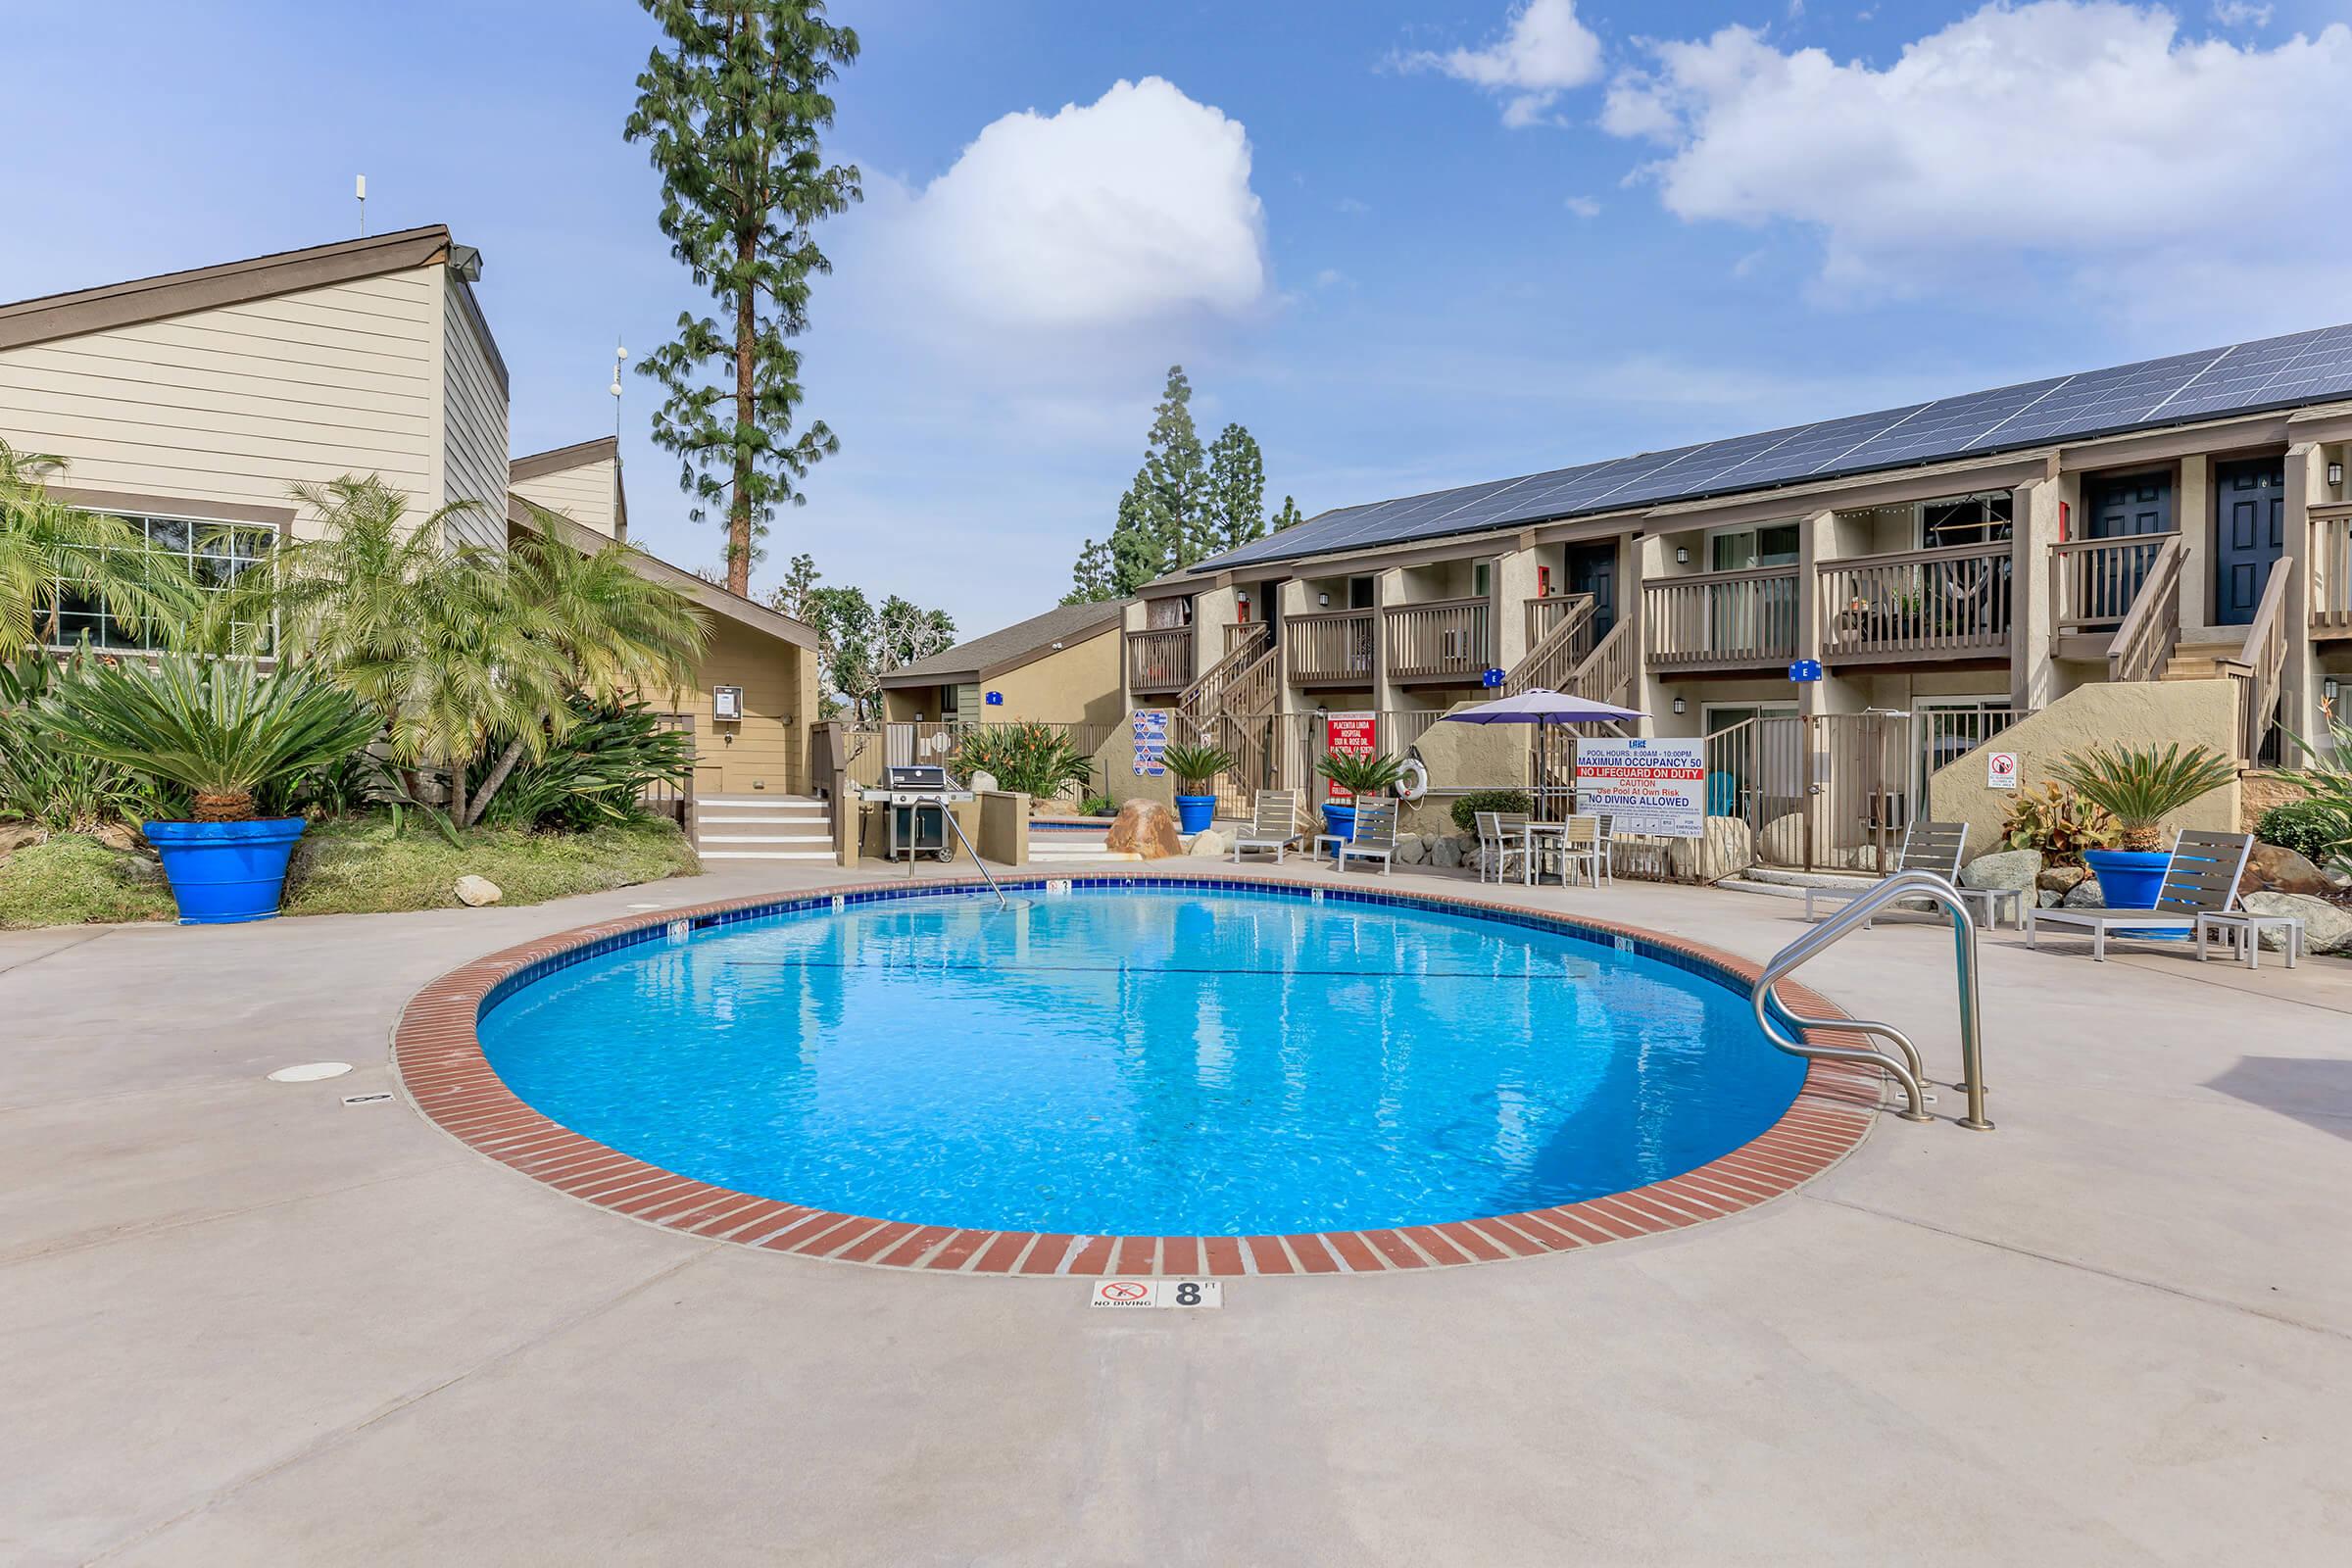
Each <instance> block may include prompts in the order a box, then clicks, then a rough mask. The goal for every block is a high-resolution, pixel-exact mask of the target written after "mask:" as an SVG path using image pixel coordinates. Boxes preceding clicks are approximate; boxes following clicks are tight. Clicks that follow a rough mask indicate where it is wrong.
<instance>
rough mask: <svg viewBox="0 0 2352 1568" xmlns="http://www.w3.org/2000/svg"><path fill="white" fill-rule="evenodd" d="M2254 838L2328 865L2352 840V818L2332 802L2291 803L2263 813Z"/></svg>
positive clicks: (2315, 862)
mask: <svg viewBox="0 0 2352 1568" xmlns="http://www.w3.org/2000/svg"><path fill="white" fill-rule="evenodd" d="M2254 835H2255V837H2257V838H2259V839H2261V840H2262V842H2263V843H2265V844H2276V845H2278V847H2279V848H2280V849H2282V850H2292V851H2294V852H2295V853H2296V854H2297V855H2300V856H2301V857H2303V858H2305V859H2306V860H2309V861H2311V862H2312V863H2313V864H2314V865H2326V864H2327V862H2328V860H2329V859H2330V858H2333V857H2334V856H2337V855H2340V854H2342V853H2343V852H2344V850H2345V849H2346V848H2347V841H2348V840H2352V816H2347V814H2346V812H2345V810H2344V809H2343V808H2342V807H2339V806H2337V805H2336V804H2335V803H2334V802H2332V801H2326V800H2321V799H2318V798H2317V797H2314V798H2312V799H2310V800H2302V801H2289V802H2287V803H2286V804H2285V805H2283V806H2274V807H2272V808H2271V809H2269V810H2267V811H2265V812H2263V813H2262V819H2261V820H2260V821H2258V822H2256V823H2255V824H2254Z"/></svg>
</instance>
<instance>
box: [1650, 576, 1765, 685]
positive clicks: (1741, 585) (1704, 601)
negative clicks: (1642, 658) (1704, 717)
mask: <svg viewBox="0 0 2352 1568" xmlns="http://www.w3.org/2000/svg"><path fill="white" fill-rule="evenodd" d="M1796 594H1797V583H1796V568H1795V567H1794V566H1760V567H1756V568H1754V569H1752V570H1748V571H1710V572H1705V573H1701V574H1698V575H1693V576H1688V577H1666V578H1659V579H1655V580H1653V581H1650V582H1646V583H1643V584H1642V625H1643V626H1644V627H1645V628H1646V632H1645V637H1646V640H1647V644H1648V648H1649V662H1650V663H1651V664H1653V665H1655V666H1657V667H1659V668H1662V669H1675V668H1680V669H1692V668H1706V667H1716V668H1722V667H1729V666H1739V665H1753V664H1775V663H1781V662H1786V661H1788V660H1791V659H1794V658H1795V657H1796Z"/></svg>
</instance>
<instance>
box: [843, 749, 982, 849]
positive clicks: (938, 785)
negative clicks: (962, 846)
mask: <svg viewBox="0 0 2352 1568" xmlns="http://www.w3.org/2000/svg"><path fill="white" fill-rule="evenodd" d="M858 796H859V798H860V799H861V800H863V801H865V802H866V803H867V804H868V805H873V806H882V807H887V808H888V809H889V813H890V814H889V821H890V849H889V856H888V858H890V859H893V860H896V859H898V858H901V857H905V858H906V860H907V869H908V870H912V869H913V868H914V860H915V858H916V857H918V856H923V855H928V856H930V857H932V858H934V859H939V860H953V859H954V858H956V844H955V838H959V837H961V836H962V835H961V834H959V833H957V834H955V837H951V836H950V835H951V832H952V830H953V824H952V823H951V821H950V819H949V816H948V808H949V807H950V806H952V805H954V804H956V802H958V801H968V800H970V799H971V798H972V792H971V791H970V790H967V789H964V788H961V787H960V786H958V785H957V784H956V780H955V779H954V778H952V777H951V776H950V775H949V773H948V770H947V769H946V768H945V767H944V766H942V765H941V764H939V763H937V762H906V763H899V764H895V765H892V766H889V767H885V768H884V769H882V782H881V783H880V784H878V785H876V786H875V787H874V788H872V789H869V790H861V791H859V792H858Z"/></svg>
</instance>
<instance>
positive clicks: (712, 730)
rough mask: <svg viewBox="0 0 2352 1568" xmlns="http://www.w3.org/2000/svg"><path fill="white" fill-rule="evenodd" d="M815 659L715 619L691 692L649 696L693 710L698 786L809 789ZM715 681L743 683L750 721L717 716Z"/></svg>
mask: <svg viewBox="0 0 2352 1568" xmlns="http://www.w3.org/2000/svg"><path fill="white" fill-rule="evenodd" d="M812 665H813V661H812V660H811V659H810V658H809V656H808V655H806V654H805V653H804V652H803V651H802V650H800V649H798V648H796V647H794V646H793V645H792V644H790V643H785V642H778V641H777V640H776V639H774V638H772V637H767V636H763V635H762V634H760V633H759V632H756V631H753V630H752V629H751V628H749V627H747V626H742V625H739V624H737V623H736V622H734V621H731V620H726V619H714V620H713V622H712V625H711V645H710V647H709V648H708V649H707V650H705V652H704V654H703V663H702V669H701V672H700V674H699V675H698V676H697V680H698V681H699V682H700V684H699V685H698V686H697V687H696V688H695V689H694V690H691V691H684V692H679V693H676V694H675V695H674V696H672V695H670V694H666V693H663V694H658V695H655V696H653V697H651V698H650V699H649V700H650V701H651V702H652V703H653V705H654V706H655V707H656V708H659V709H662V710H663V711H668V712H680V713H692V714H693V715H694V739H695V767H694V791H695V794H696V795H697V796H703V795H752V794H760V795H806V794H808V793H809V780H808V773H809V699H810V698H811V696H812V695H813V693H812V691H811V690H810V688H809V683H808V681H806V680H805V679H804V678H803V677H804V674H805V673H807V672H808V671H809V669H810V668H811V667H812ZM713 686H740V687H742V688H743V718H742V719H741V721H740V722H737V721H729V722H726V723H720V722H718V721H717V720H715V719H713V718H712V717H711V688H712V687H713Z"/></svg>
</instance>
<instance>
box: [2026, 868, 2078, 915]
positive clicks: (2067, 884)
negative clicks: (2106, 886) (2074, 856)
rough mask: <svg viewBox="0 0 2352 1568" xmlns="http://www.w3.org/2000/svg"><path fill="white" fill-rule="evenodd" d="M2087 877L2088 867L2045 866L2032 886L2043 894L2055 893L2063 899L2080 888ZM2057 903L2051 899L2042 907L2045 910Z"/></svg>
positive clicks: (2056, 900)
mask: <svg viewBox="0 0 2352 1568" xmlns="http://www.w3.org/2000/svg"><path fill="white" fill-rule="evenodd" d="M2089 876H2090V867H2089V866H2087V865H2045V866H2043V867H2042V869H2041V875H2039V876H2037V877H2035V878H2034V886H2035V887H2037V888H2039V889H2041V891H2042V892H2044V893H2055V894H2057V895H2058V897H2059V898H2064V897H2065V896H2066V895H2067V894H2069V893H2072V892H2074V891H2075V889H2077V888H2079V887H2081V886H2082V884H2083V882H2084V881H2085V880H2086V879H2087V878H2088V877H2089ZM2057 902H2058V899H2052V900H2050V901H2049V904H2044V905H2043V906H2042V907H2043V908H2045V909H2046V908H2048V907H2050V905H2051V904H2056V903H2057Z"/></svg>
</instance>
